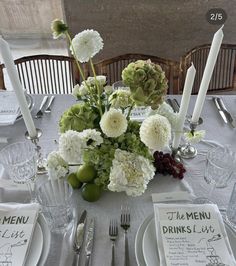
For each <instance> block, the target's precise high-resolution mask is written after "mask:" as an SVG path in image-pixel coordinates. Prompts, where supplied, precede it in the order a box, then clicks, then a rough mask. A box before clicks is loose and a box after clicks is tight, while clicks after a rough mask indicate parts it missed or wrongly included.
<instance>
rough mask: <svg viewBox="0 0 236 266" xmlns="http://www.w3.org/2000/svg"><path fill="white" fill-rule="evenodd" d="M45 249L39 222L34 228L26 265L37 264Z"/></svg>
mask: <svg viewBox="0 0 236 266" xmlns="http://www.w3.org/2000/svg"><path fill="white" fill-rule="evenodd" d="M42 250H43V232H42V229H41V226H40V224H39V223H38V222H37V223H36V225H35V229H34V234H33V236H32V239H31V245H30V249H29V253H28V257H27V259H26V262H25V265H26V266H33V265H37V263H38V261H39V259H40V256H41V253H42Z"/></svg>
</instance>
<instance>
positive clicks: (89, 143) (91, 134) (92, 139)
mask: <svg viewBox="0 0 236 266" xmlns="http://www.w3.org/2000/svg"><path fill="white" fill-rule="evenodd" d="M80 136H81V138H82V139H83V140H84V142H85V143H86V148H90V149H91V148H95V147H96V146H99V145H100V144H101V143H103V138H102V137H101V132H99V131H97V130H96V129H85V130H83V131H82V132H80Z"/></svg>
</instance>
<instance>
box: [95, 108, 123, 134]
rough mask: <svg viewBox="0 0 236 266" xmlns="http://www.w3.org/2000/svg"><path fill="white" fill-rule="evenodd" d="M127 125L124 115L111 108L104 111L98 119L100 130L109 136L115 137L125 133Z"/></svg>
mask: <svg viewBox="0 0 236 266" xmlns="http://www.w3.org/2000/svg"><path fill="white" fill-rule="evenodd" d="M127 126H128V122H127V120H126V118H125V116H124V115H123V114H122V113H121V111H120V110H116V109H113V108H111V109H110V110H109V111H108V112H106V113H104V114H103V116H102V118H101V121H100V127H101V129H102V132H103V133H104V134H105V135H107V136H108V137H111V138H117V137H119V136H120V135H122V134H123V133H125V131H126V129H127Z"/></svg>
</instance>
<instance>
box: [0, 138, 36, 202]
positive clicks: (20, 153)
mask: <svg viewBox="0 0 236 266" xmlns="http://www.w3.org/2000/svg"><path fill="white" fill-rule="evenodd" d="M0 162H1V164H2V165H3V167H4V168H5V170H6V171H7V173H8V175H9V177H10V178H11V179H12V180H13V181H14V182H15V183H19V184H27V186H28V189H29V193H30V197H31V201H34V200H35V197H34V193H33V188H32V187H33V182H34V180H35V177H36V172H37V152H36V150H35V146H34V145H33V144H32V143H31V142H27V141H26V142H16V143H13V144H10V145H8V146H6V147H5V148H3V149H2V150H1V151H0Z"/></svg>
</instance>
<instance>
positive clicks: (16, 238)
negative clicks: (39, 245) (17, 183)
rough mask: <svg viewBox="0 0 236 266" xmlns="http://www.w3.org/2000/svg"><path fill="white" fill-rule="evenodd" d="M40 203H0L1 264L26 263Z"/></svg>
mask: <svg viewBox="0 0 236 266" xmlns="http://www.w3.org/2000/svg"><path fill="white" fill-rule="evenodd" d="M38 213H39V204H37V203H32V204H18V203H0V255H1V256H0V264H1V265H12V266H14V265H17V266H23V265H25V261H26V258H27V255H28V252H29V247H30V243H31V239H32V236H33V232H34V228H35V224H36V221H37V218H38Z"/></svg>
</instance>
